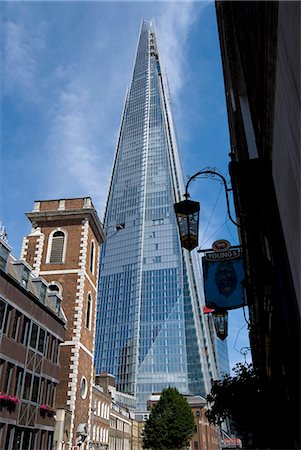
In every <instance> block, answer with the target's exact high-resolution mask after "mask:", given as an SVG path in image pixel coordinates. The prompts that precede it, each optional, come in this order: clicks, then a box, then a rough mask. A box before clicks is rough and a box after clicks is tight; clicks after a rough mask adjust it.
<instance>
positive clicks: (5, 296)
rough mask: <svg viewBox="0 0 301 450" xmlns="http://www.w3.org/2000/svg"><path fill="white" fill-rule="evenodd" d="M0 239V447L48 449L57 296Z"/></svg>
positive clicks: (58, 328)
mask: <svg viewBox="0 0 301 450" xmlns="http://www.w3.org/2000/svg"><path fill="white" fill-rule="evenodd" d="M10 250H11V249H10V247H9V246H8V244H7V242H6V241H4V240H2V239H0V392H1V396H0V448H1V449H5V450H12V449H13V450H24V449H29V448H30V449H36V450H52V448H53V447H52V446H53V436H54V429H55V418H54V414H55V410H54V406H55V398H56V391H57V386H58V383H59V380H60V367H59V347H60V344H61V343H62V342H63V341H64V335H65V326H66V318H65V315H64V313H63V311H62V308H61V297H60V296H59V294H58V293H57V292H51V291H48V290H47V288H48V283H47V282H46V281H45V280H44V279H43V278H40V277H35V276H34V275H33V273H32V270H31V267H30V266H29V265H28V264H27V263H26V262H24V261H17V260H16V259H15V258H14V257H13V256H12V255H11V253H10Z"/></svg>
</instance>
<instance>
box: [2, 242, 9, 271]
mask: <svg viewBox="0 0 301 450" xmlns="http://www.w3.org/2000/svg"><path fill="white" fill-rule="evenodd" d="M8 255H9V250H8V249H7V248H5V247H4V246H3V245H2V244H1V245H0V269H2V270H5V267H6V263H7V258H8Z"/></svg>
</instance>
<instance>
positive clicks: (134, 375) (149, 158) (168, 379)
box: [95, 21, 216, 411]
mask: <svg viewBox="0 0 301 450" xmlns="http://www.w3.org/2000/svg"><path fill="white" fill-rule="evenodd" d="M182 192H183V182H182V173H181V167H180V163H179V155H178V150H177V144H176V139H175V133H174V126H173V120H172V115H171V110H170V107H169V98H168V93H167V90H166V86H165V82H164V80H163V76H162V72H161V65H160V58H159V54H158V48H157V43H156V37H155V31H154V27H153V25H152V23H151V24H148V23H146V22H144V21H143V22H142V25H141V31H140V37H139V42H138V47H137V53H136V60H135V64H134V70H133V76H132V81H131V85H130V88H129V90H128V92H127V95H126V100H125V104H124V110H123V114H122V119H121V125H120V130H119V136H118V141H117V147H116V154H115V160H114V165H113V172H112V177H111V183H110V188H109V193H108V199H107V205H106V211H105V220H104V228H105V231H106V235H107V240H106V243H105V244H104V245H103V248H102V253H101V261H100V281H99V293H98V313H97V325H96V327H97V328H96V345H95V355H96V356H95V364H96V371H97V372H100V371H102V370H106V371H108V372H109V373H111V374H113V375H115V376H116V382H117V388H118V389H119V390H120V391H122V392H125V393H127V394H132V395H135V396H136V397H137V410H140V411H141V410H145V409H146V401H147V399H148V397H149V395H150V394H151V393H152V392H160V391H162V389H164V388H165V387H167V386H169V385H171V386H174V387H176V388H178V389H179V390H180V392H182V393H195V394H201V395H203V396H204V395H206V393H207V392H208V389H209V380H210V377H211V376H213V377H214V376H215V375H216V365H215V358H214V352H213V350H212V336H211V335H210V332H209V328H208V323H207V318H206V317H205V316H203V314H202V308H201V301H200V290H199V286H198V278H197V276H196V275H195V274H196V261H195V260H194V255H193V254H192V255H191V254H189V253H188V252H187V251H186V250H182V249H181V246H180V240H179V235H178V230H177V224H176V218H175V214H174V209H173V204H174V202H175V201H179V200H180V198H181V194H182ZM192 253H193V252H192Z"/></svg>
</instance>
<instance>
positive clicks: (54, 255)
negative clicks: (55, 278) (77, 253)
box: [46, 229, 67, 264]
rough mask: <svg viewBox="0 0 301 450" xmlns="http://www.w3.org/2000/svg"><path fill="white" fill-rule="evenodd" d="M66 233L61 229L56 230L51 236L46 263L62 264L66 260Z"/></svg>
mask: <svg viewBox="0 0 301 450" xmlns="http://www.w3.org/2000/svg"><path fill="white" fill-rule="evenodd" d="M66 239H67V236H66V233H65V232H64V231H62V230H60V229H58V230H55V231H54V232H52V233H51V234H50V236H49V244H48V252H47V260H46V262H48V263H50V264H57V263H62V262H64V260H65V251H66Z"/></svg>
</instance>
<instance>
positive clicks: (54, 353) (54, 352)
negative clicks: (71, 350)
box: [49, 336, 57, 361]
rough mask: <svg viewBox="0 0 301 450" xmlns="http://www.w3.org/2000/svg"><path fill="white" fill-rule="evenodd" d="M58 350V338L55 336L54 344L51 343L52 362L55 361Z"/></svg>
mask: <svg viewBox="0 0 301 450" xmlns="http://www.w3.org/2000/svg"><path fill="white" fill-rule="evenodd" d="M56 350H57V342H56V338H55V337H54V336H52V342H51V354H50V358H49V359H51V361H54V360H55V357H56Z"/></svg>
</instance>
